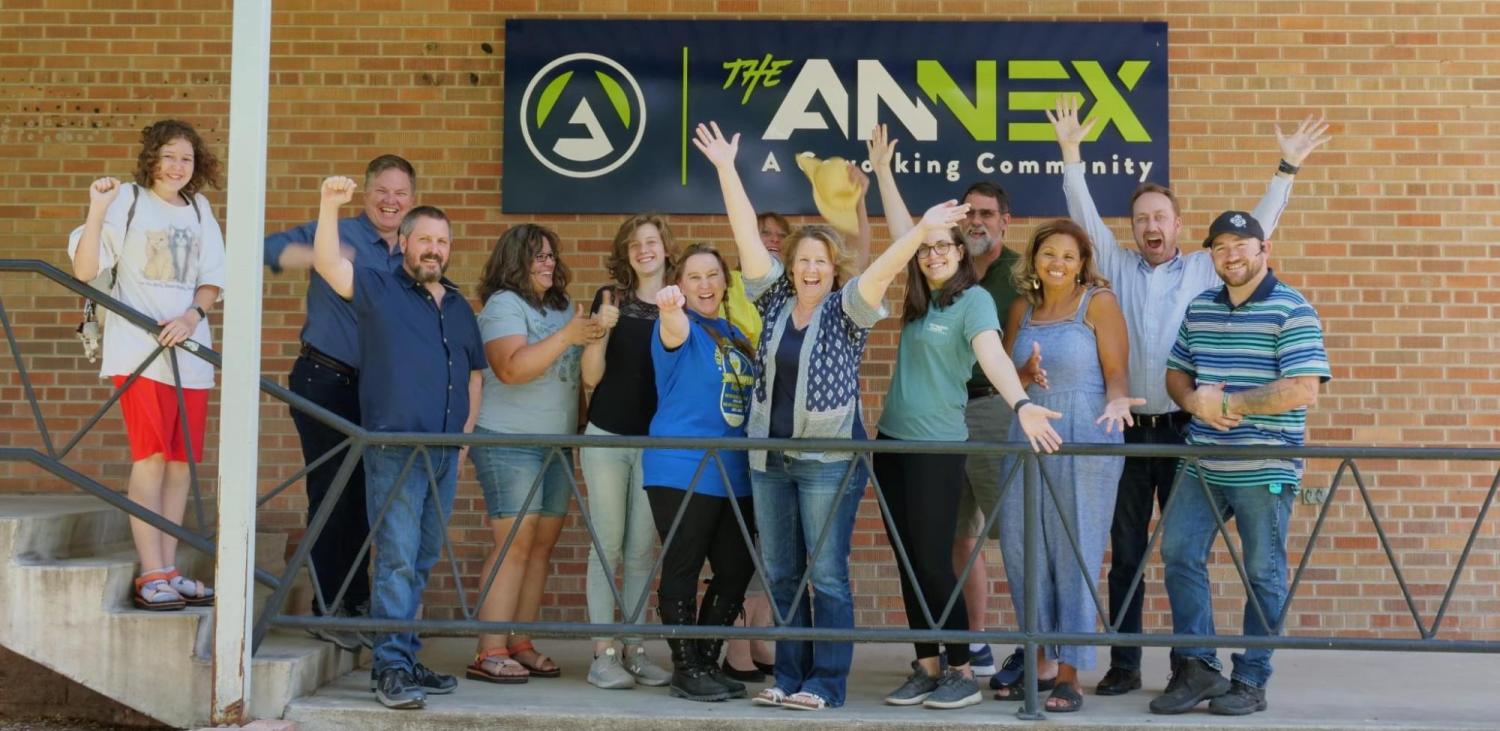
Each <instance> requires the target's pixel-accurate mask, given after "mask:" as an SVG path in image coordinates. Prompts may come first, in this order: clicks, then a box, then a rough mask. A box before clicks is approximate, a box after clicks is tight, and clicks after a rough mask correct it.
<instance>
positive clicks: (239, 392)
mask: <svg viewBox="0 0 1500 731" xmlns="http://www.w3.org/2000/svg"><path fill="white" fill-rule="evenodd" d="M233 44H234V45H233V60H232V62H231V66H230V74H231V75H230V80H229V82H230V85H229V208H228V212H227V215H226V216H225V233H226V242H225V243H226V248H227V249H228V250H227V252H226V256H227V257H228V258H227V260H226V261H225V264H226V267H225V269H226V271H227V273H228V282H227V284H226V286H225V292H224V294H225V298H224V326H223V329H222V331H221V334H222V339H221V342H222V343H223V345H222V351H221V352H222V353H223V354H224V372H223V389H224V390H223V393H222V394H220V402H219V403H220V408H219V424H220V428H219V543H218V564H217V565H218V573H217V574H216V575H215V577H214V585H215V587H216V592H217V600H216V601H215V602H214V685H213V701H212V702H213V708H212V720H213V723H214V724H215V725H223V724H230V725H239V724H243V723H245V721H247V720H248V716H249V711H250V691H251V689H250V624H251V621H252V620H253V617H252V613H253V611H254V607H255V602H254V597H255V593H254V592H255V582H254V576H253V575H254V571H255V498H256V492H257V490H256V488H257V484H256V481H257V480H256V477H257V470H256V465H257V462H258V456H259V455H258V454H257V450H258V449H259V448H260V391H259V382H260V300H261V277H262V269H261V262H262V254H261V252H262V251H263V250H264V246H263V240H264V238H265V219H266V216H265V213H266V109H267V106H268V103H267V97H268V95H269V93H270V71H271V2H270V0H236V1H235V3H234V40H233Z"/></svg>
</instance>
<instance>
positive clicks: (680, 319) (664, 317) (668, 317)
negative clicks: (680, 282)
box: [656, 284, 692, 350]
mask: <svg viewBox="0 0 1500 731" xmlns="http://www.w3.org/2000/svg"><path fill="white" fill-rule="evenodd" d="M685 304H687V297H684V296H683V294H682V290H681V289H678V288H677V285H675V284H671V285H667V286H665V287H662V288H661V289H660V290H658V291H657V293H656V309H657V310H658V311H659V312H660V314H659V315H658V317H657V319H658V321H659V322H660V324H661V345H662V347H663V348H666V349H667V350H676V349H678V348H680V347H682V344H683V343H685V342H687V339H688V328H690V327H692V323H691V322H688V316H687V313H686V312H683V311H682V306H683V305H685Z"/></svg>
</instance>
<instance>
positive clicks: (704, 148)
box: [683, 122, 771, 317]
mask: <svg viewBox="0 0 1500 731" xmlns="http://www.w3.org/2000/svg"><path fill="white" fill-rule="evenodd" d="M693 145H694V146H696V147H697V148H698V150H699V151H700V152H702V153H703V156H704V157H707V158H708V161H709V162H711V163H713V166H714V169H715V170H717V171H718V172H719V188H720V189H721V190H723V191H724V210H725V212H726V213H728V214H729V228H730V230H732V231H733V232H734V245H735V247H736V248H737V249H738V250H739V255H740V271H741V272H743V273H744V275H745V276H746V277H747V278H749V279H760V278H761V277H764V276H765V275H766V273H767V272H769V271H771V252H769V251H766V245H765V244H763V243H761V241H760V229H759V227H758V226H757V225H756V223H755V208H754V206H751V205H750V196H748V195H746V194H745V186H744V184H743V183H741V182H740V173H739V171H738V170H735V169H734V158H735V156H736V155H738V154H739V151H740V136H739V133H735V135H734V137H733V138H731V139H725V138H724V133H723V132H720V131H719V123H718V122H709V123H708V126H705V125H702V124H699V125H698V129H697V130H696V133H695V137H694V139H693ZM683 317H686V315H683Z"/></svg>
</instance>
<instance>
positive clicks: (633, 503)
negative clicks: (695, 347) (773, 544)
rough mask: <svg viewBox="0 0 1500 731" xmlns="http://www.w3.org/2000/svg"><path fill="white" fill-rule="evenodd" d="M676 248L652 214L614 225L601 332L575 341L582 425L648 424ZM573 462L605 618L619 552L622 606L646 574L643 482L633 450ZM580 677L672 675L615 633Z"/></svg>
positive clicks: (594, 430)
mask: <svg viewBox="0 0 1500 731" xmlns="http://www.w3.org/2000/svg"><path fill="white" fill-rule="evenodd" d="M676 255H677V245H676V243H675V242H674V241H673V238H672V229H671V228H670V227H669V226H668V225H667V222H666V220H665V219H663V218H662V217H661V216H660V215H658V214H654V213H643V214H639V215H635V216H631V217H630V218H627V219H625V221H624V222H623V223H621V224H620V228H619V230H618V231H616V232H615V238H614V243H613V245H612V246H611V249H610V256H609V259H608V261H607V262H606V264H605V267H606V268H607V269H608V270H609V273H610V275H611V277H612V279H613V282H612V283H610V284H606V285H604V286H603V287H600V288H599V291H598V292H596V293H595V294H594V303H593V312H594V315H595V317H596V318H597V319H598V320H599V324H600V325H601V326H602V327H603V328H604V337H602V338H600V339H598V340H596V341H594V342H592V343H590V344H589V345H588V346H586V347H585V348H584V349H583V383H584V386H585V387H587V388H592V389H593V390H594V393H593V396H592V397H590V399H589V408H588V426H587V427H586V428H585V430H584V434H594V435H606V436H611V435H628V436H643V435H645V434H648V433H650V430H651V417H652V416H653V415H655V414H656V383H655V378H656V374H655V371H654V370H653V368H652V366H651V331H652V329H653V328H654V327H655V326H656V321H657V318H658V315H659V310H658V309H657V306H656V293H657V292H660V291H661V289H662V287H663V286H665V284H666V283H667V282H670V281H672V280H673V276H674V275H675V270H674V260H675V258H676ZM579 462H580V463H581V464H582V466H583V477H584V480H586V481H587V482H588V486H589V491H588V504H587V505H586V506H584V511H585V514H586V515H587V517H588V519H589V522H590V523H591V524H592V525H593V526H594V534H595V536H596V537H597V538H598V541H599V543H598V546H596V545H595V544H594V542H593V541H590V542H589V559H588V561H589V563H588V580H587V583H586V585H585V590H586V595H587V598H588V613H589V621H590V622H593V623H595V624H611V623H613V622H614V621H615V591H614V580H615V569H616V567H618V566H620V565H621V562H622V560H623V563H624V574H625V577H624V578H625V582H624V589H623V591H622V592H621V594H620V598H621V599H622V600H624V606H621V607H620V613H621V615H624V616H628V615H629V613H630V612H631V611H634V609H635V607H636V605H637V604H638V603H639V602H640V600H641V596H642V595H643V594H644V593H645V592H646V590H647V589H648V588H649V584H650V582H651V571H652V568H653V566H652V559H653V558H654V549H655V546H656V536H655V533H654V530H655V529H654V528H653V527H652V523H651V504H650V503H649V502H648V501H647V500H646V492H645V490H643V489H642V486H643V485H644V481H643V480H644V477H643V475H642V472H641V450H640V449H621V448H611V447H588V448H585V449H583V450H581V451H580V453H579ZM601 547H602V548H603V551H604V552H603V554H602V555H601V554H600V553H599V548H601ZM642 618H644V617H642ZM588 681H589V682H590V683H592V684H593V685H595V686H597V687H600V688H611V689H614V688H631V687H634V686H635V685H636V684H637V683H639V684H641V685H648V686H660V685H666V684H667V683H668V682H670V681H671V674H670V673H668V672H667V671H666V670H664V669H662V668H661V667H659V666H657V665H656V664H655V663H653V662H651V659H650V658H649V657H647V656H646V650H645V648H644V647H642V646H641V642H640V640H638V639H629V638H627V639H625V642H624V646H623V648H622V651H618V652H617V651H616V650H615V640H614V638H610V637H598V638H595V639H594V662H593V664H592V665H590V666H589V675H588Z"/></svg>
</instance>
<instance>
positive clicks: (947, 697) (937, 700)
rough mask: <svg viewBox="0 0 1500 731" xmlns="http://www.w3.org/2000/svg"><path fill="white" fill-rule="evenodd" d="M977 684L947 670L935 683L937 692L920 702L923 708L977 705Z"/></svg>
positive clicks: (971, 679)
mask: <svg viewBox="0 0 1500 731" xmlns="http://www.w3.org/2000/svg"><path fill="white" fill-rule="evenodd" d="M979 699H980V695H979V683H978V682H977V681H975V680H974V679H973V678H971V677H968V676H966V675H964V674H963V673H961V672H959V671H957V670H954V669H953V668H949V669H948V672H946V673H943V677H942V678H940V679H939V680H938V682H937V690H934V691H932V694H931V695H929V696H927V700H924V701H922V707H923V708H963V707H964V706H972V705H974V704H975V703H978V702H979Z"/></svg>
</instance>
